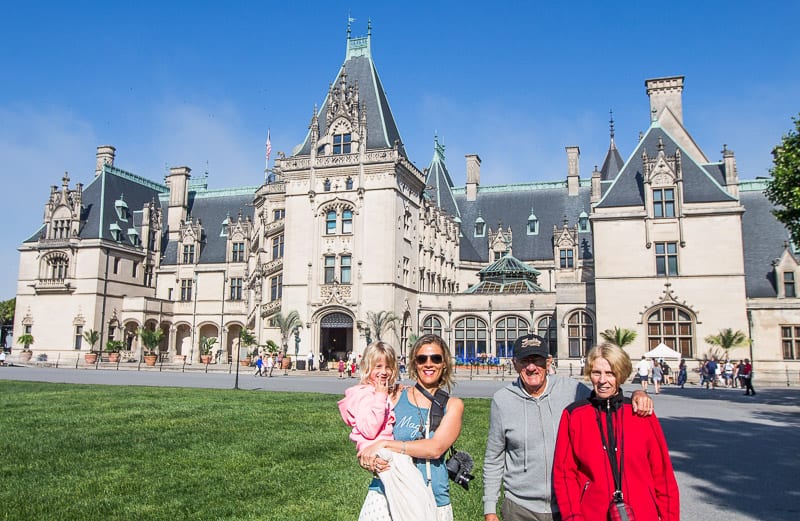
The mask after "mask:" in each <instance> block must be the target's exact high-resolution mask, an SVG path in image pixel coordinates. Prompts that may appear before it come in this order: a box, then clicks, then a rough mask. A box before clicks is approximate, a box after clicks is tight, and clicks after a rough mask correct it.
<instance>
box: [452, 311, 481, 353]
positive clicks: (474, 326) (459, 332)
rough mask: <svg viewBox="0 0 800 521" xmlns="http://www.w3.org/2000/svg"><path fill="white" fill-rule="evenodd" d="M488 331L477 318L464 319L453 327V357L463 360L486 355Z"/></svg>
mask: <svg viewBox="0 0 800 521" xmlns="http://www.w3.org/2000/svg"><path fill="white" fill-rule="evenodd" d="M487 332H488V329H487V327H486V322H484V321H483V320H482V319H480V318H478V317H464V318H462V319H460V320H458V321H457V322H456V325H455V334H456V341H455V352H454V353H453V354H454V355H455V356H460V357H463V358H465V359H467V360H468V359H470V358H475V357H476V356H477V355H480V354H485V353H486V339H487V336H488V335H487Z"/></svg>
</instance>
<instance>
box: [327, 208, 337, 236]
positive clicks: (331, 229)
mask: <svg viewBox="0 0 800 521" xmlns="http://www.w3.org/2000/svg"><path fill="white" fill-rule="evenodd" d="M325 233H326V234H327V235H333V234H335V233H336V212H334V211H333V210H329V211H328V212H327V213H326V214H325Z"/></svg>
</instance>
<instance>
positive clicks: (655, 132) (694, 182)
mask: <svg viewBox="0 0 800 521" xmlns="http://www.w3.org/2000/svg"><path fill="white" fill-rule="evenodd" d="M659 140H661V142H662V143H663V145H664V153H665V154H666V155H667V156H672V155H674V154H675V150H676V149H678V148H680V149H681V159H682V161H681V165H682V172H683V201H684V202H685V203H708V202H717V201H734V200H735V198H734V197H733V196H731V195H730V194H729V193H728V192H727V191H725V189H724V188H723V187H722V186H721V185H720V183H719V181H718V179H719V177H718V176H719V171H718V169H715V170H716V171H715V172H714V175H712V173H711V172H709V170H707V169H706V168H704V167H703V165H700V164H698V163H697V162H695V161H694V159H692V156H691V155H690V154H688V153H686V150H684V149H683V148H682V147H680V146H679V145H678V144H677V142H676V141H675V139H673V138H672V136H670V134H669V133H668V132H667V131H666V130H664V129H663V128H661V126H660V125H659V124H658V122H653V123H652V124H651V126H650V128H649V129H648V130H647V133H646V134H645V135H644V137H643V138H642V139H641V141H639V143H638V145H637V146H636V149H635V150H634V151H633V154H631V156H630V158H629V159H628V162H627V163H626V164H625V166H624V167H623V168H622V171H621V172H620V173H619V175H618V176H617V178H616V180H615V181H614V183H613V184H612V185H611V186H610V187H609V188H608V189H607V190H606V192H605V193H604V194H603V197H602V199H601V200H600V202H599V203H598V204H597V207H598V208H613V207H618V206H644V184H643V176H644V167H643V163H642V151H643V150H647V155H648V157H650V158H653V157H655V156H656V155H657V154H658V149H659ZM712 171H714V170H712Z"/></svg>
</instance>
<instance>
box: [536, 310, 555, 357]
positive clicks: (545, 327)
mask: <svg viewBox="0 0 800 521" xmlns="http://www.w3.org/2000/svg"><path fill="white" fill-rule="evenodd" d="M536 334H537V335H539V336H540V337H542V338H544V340H545V346H547V352H548V353H550V354H551V355H553V356H554V357H555V356H558V336H557V335H556V319H555V317H554V316H553V315H547V316H545V317H543V318H541V319H540V320H539V322H538V323H537V324H536Z"/></svg>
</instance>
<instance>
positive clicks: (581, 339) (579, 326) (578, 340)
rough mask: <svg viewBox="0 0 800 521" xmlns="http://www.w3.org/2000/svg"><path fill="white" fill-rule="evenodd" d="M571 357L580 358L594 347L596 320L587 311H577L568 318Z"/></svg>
mask: <svg viewBox="0 0 800 521" xmlns="http://www.w3.org/2000/svg"><path fill="white" fill-rule="evenodd" d="M567 336H568V338H569V356H570V358H580V357H582V356H586V353H588V352H589V350H590V349H591V348H592V343H593V342H594V321H593V320H592V317H591V316H589V314H588V313H586V312H585V311H576V312H575V313H573V314H572V315H570V317H569V319H568V320H567Z"/></svg>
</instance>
